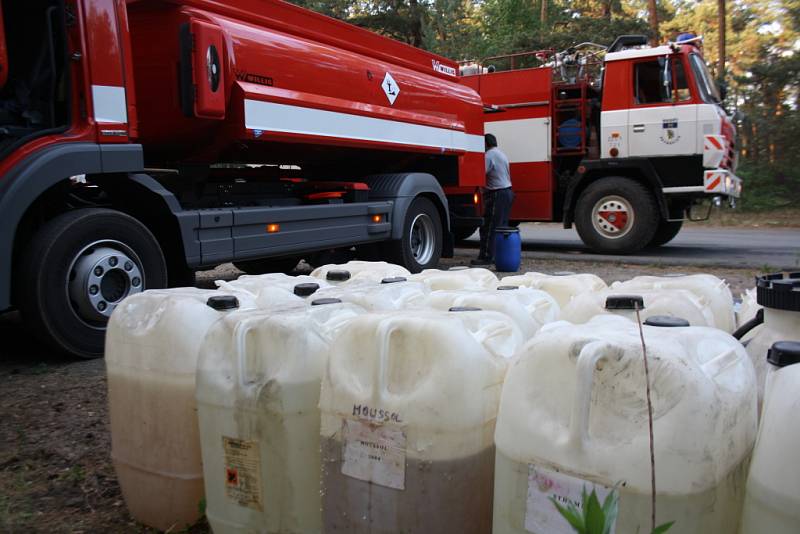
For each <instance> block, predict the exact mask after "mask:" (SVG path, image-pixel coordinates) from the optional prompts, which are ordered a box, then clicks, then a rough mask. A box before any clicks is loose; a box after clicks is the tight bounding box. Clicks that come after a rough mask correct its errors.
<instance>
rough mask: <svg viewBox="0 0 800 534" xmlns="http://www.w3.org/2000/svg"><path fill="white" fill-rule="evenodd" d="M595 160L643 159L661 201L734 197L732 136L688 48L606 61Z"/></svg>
mask: <svg viewBox="0 0 800 534" xmlns="http://www.w3.org/2000/svg"><path fill="white" fill-rule="evenodd" d="M604 85H605V87H604V91H603V99H602V112H601V119H600V120H601V135H600V141H601V148H600V157H601V159H604V160H619V159H623V158H648V159H649V160H650V161H651V163H652V164H653V165H654V166H655V167H656V170H657V172H658V175H659V179H660V181H661V186H662V191H663V192H664V193H666V194H677V193H686V192H693V193H706V194H720V195H723V196H727V197H728V198H730V199H733V198H736V197H738V196H739V195H740V193H741V181H740V180H739V178H737V177H736V176H735V174H734V173H733V168H734V167H735V163H736V152H735V147H734V141H735V129H734V126H733V124H732V122H731V120H730V119H729V118H728V116H727V115H726V113H725V111H724V110H723V109H722V107H721V103H722V98H721V96H720V94H719V91H718V90H717V87H716V84H715V83H714V82H713V80H712V79H711V75H710V73H709V72H708V69H707V68H706V64H705V61H704V60H703V57H702V55H701V53H700V50H699V49H698V48H697V47H696V46H695V45H694V44H691V43H690V44H669V45H665V46H659V47H655V48H641V49H630V50H622V51H619V52H609V53H607V54H606V56H605V83H604Z"/></svg>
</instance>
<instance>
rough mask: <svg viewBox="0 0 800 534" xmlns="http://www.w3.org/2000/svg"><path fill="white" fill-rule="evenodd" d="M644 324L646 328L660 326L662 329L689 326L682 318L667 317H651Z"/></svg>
mask: <svg viewBox="0 0 800 534" xmlns="http://www.w3.org/2000/svg"><path fill="white" fill-rule="evenodd" d="M644 324H646V325H647V326H660V327H662V328H676V327H681V326H690V325H689V321H687V320H686V319H683V318H682V317H671V316H669V315H653V316H652V317H648V318H647V319H646V320H645V322H644Z"/></svg>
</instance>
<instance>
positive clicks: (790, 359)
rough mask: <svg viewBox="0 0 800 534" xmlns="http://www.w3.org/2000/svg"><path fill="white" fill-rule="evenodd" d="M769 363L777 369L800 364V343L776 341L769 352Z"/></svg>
mask: <svg viewBox="0 0 800 534" xmlns="http://www.w3.org/2000/svg"><path fill="white" fill-rule="evenodd" d="M767 361H768V362H769V363H771V364H772V365H774V366H776V367H786V366H787V365H794V364H796V363H800V341H776V342H775V343H773V344H772V346H771V347H770V348H769V350H768V351H767Z"/></svg>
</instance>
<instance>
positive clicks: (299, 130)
mask: <svg viewBox="0 0 800 534" xmlns="http://www.w3.org/2000/svg"><path fill="white" fill-rule="evenodd" d="M244 122H245V127H246V128H247V129H248V130H262V131H264V132H279V133H291V134H300V135H314V136H319V137H334V138H338V139H356V140H359V141H375V142H379V143H392V144H397V145H413V146H424V147H432V148H440V149H441V148H444V149H448V150H461V151H464V152H481V153H482V152H483V151H484V143H483V136H481V135H470V134H467V133H464V132H458V131H455V130H448V129H447V128H437V127H434V126H423V125H421V124H411V123H408V122H399V121H393V120H388V119H377V118H374V117H365V116H363V115H353V114H350V113H340V112H337V111H326V110H323V109H313V108H306V107H302V106H290V105H287V104H276V103H274V102H262V101H260V100H250V99H245V101H244Z"/></svg>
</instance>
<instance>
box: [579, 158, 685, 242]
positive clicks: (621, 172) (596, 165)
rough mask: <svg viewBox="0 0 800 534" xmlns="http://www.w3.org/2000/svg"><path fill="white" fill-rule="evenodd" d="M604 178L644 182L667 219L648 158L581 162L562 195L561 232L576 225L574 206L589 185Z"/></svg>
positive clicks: (662, 196) (663, 199) (660, 193)
mask: <svg viewBox="0 0 800 534" xmlns="http://www.w3.org/2000/svg"><path fill="white" fill-rule="evenodd" d="M606 176H622V177H626V178H633V179H635V180H639V181H641V182H644V183H645V184H646V185H648V186H649V187H650V189H651V190H652V191H653V193H654V194H655V197H656V202H657V203H658V207H659V211H660V212H661V217H662V218H663V219H668V218H669V209H668V207H667V199H666V197H665V196H664V193H663V192H662V190H663V187H664V186H663V184H662V182H661V178H660V177H659V176H658V172H656V170H655V168H654V167H653V164H652V163H651V162H650V161H649V160H648V159H647V158H626V159H625V160H614V159H600V160H590V161H582V162H581V164H580V165H579V166H578V171H577V172H576V173H575V175H574V176H573V177H572V179H571V180H570V181H569V185H568V186H567V190H566V193H565V194H564V228H570V227H571V226H572V223H573V222H574V221H575V204H576V203H577V202H578V197H579V196H580V194H581V192H582V191H583V190H584V189H585V188H586V186H587V185H589V183H591V182H593V181H595V180H598V179H600V178H604V177H606Z"/></svg>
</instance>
